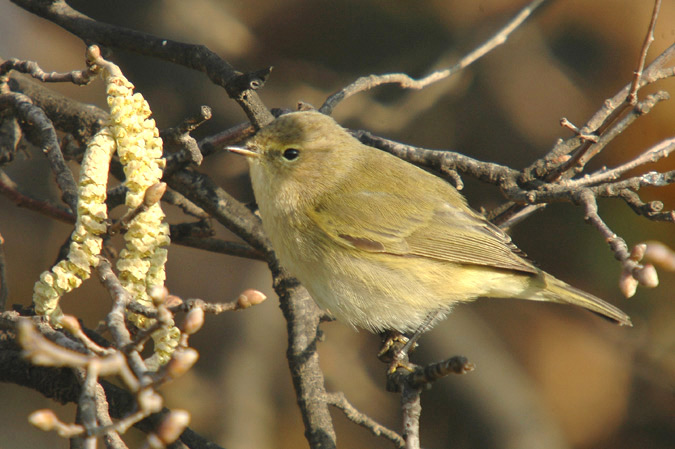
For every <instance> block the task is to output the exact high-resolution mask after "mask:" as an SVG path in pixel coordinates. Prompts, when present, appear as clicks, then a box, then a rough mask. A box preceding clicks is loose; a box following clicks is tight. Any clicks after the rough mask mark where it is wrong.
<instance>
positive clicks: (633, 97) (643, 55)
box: [627, 0, 661, 104]
mask: <svg viewBox="0 0 675 449" xmlns="http://www.w3.org/2000/svg"><path fill="white" fill-rule="evenodd" d="M660 8H661V0H655V1H654V10H653V11H652V18H651V21H650V22H649V28H648V29H647V35H646V36H645V40H644V42H643V43H642V48H641V49H640V57H639V59H638V64H637V68H636V69H635V72H634V76H633V83H632V84H631V86H630V92H629V93H628V97H627V101H628V102H629V103H630V104H635V103H637V91H638V89H639V86H640V77H642V71H643V70H644V67H645V61H646V60H647V52H648V51H649V46H650V45H651V44H652V42H654V28H656V19H657V17H658V16H659V9H660Z"/></svg>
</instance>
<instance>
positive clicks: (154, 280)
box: [106, 76, 180, 364]
mask: <svg viewBox="0 0 675 449" xmlns="http://www.w3.org/2000/svg"><path fill="white" fill-rule="evenodd" d="M106 81H107V83H108V89H107V92H108V105H109V106H110V116H111V117H110V119H111V123H112V125H111V130H112V133H113V136H114V138H115V141H116V142H117V153H118V155H119V158H120V161H121V162H122V164H123V166H124V174H125V176H126V181H125V185H126V187H127V189H128V193H127V197H126V205H127V206H128V207H129V208H131V209H134V208H136V207H138V206H139V205H140V204H141V203H142V202H143V196H144V195H145V191H146V190H147V189H148V188H149V187H150V186H152V185H154V184H156V183H157V182H159V181H160V179H161V177H162V173H163V169H164V165H165V160H164V159H162V140H161V139H160V138H159V131H158V129H157V127H156V126H155V121H154V120H153V119H151V118H150V114H151V111H150V108H149V106H148V103H147V102H146V101H145V99H144V98H143V96H142V95H140V94H138V93H136V94H133V85H132V84H131V83H129V82H128V81H127V80H126V79H124V78H122V77H113V76H108V77H106ZM124 238H125V240H126V247H125V248H124V249H123V250H122V251H121V252H120V256H119V260H118V262H117V269H118V270H119V276H120V281H121V282H122V285H123V286H124V288H125V289H126V290H127V291H129V292H130V293H131V294H132V295H133V296H134V299H135V300H136V301H138V302H139V303H141V304H143V305H145V306H148V307H152V306H153V304H152V300H151V299H150V297H149V296H148V291H149V290H150V289H151V288H153V287H157V286H163V285H164V280H165V278H166V273H165V270H164V266H165V264H166V259H167V250H166V247H167V246H168V245H169V243H170V240H169V226H168V224H167V223H166V222H164V212H163V211H162V208H161V206H160V204H159V203H156V204H154V205H152V206H150V207H149V208H148V210H147V211H145V212H142V213H140V214H138V215H137V216H136V218H134V220H132V221H131V223H130V224H129V226H128V230H127V232H126V233H125V235H124ZM129 320H130V321H131V322H132V323H134V324H135V325H136V326H137V327H139V328H142V329H144V328H147V327H149V326H151V325H152V324H153V323H154V320H152V319H149V318H146V317H144V316H142V315H138V314H129ZM171 324H173V323H171ZM152 337H153V340H154V343H155V359H154V360H153V362H157V363H158V364H164V363H166V362H167V361H168V360H169V359H170V358H171V354H172V353H173V351H174V349H175V347H176V346H177V344H178V340H179V337H180V331H179V330H178V329H177V328H176V327H175V326H173V325H172V326H169V327H168V328H162V329H160V330H158V331H156V332H155V333H153V335H152Z"/></svg>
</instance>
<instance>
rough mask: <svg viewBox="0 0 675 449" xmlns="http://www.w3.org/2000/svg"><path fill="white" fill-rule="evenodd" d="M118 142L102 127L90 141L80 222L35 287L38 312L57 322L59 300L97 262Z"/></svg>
mask: <svg viewBox="0 0 675 449" xmlns="http://www.w3.org/2000/svg"><path fill="white" fill-rule="evenodd" d="M114 152H115V141H114V139H113V137H112V134H111V133H110V130H109V129H108V128H103V129H101V130H100V131H99V132H98V133H97V134H96V135H95V136H94V138H93V139H92V140H91V142H89V145H88V146H87V149H86V151H85V153H84V158H83V159H82V168H81V170H80V181H79V184H78V197H77V221H76V223H75V230H74V231H73V233H72V235H71V243H70V250H69V252H68V257H66V259H64V260H62V261H60V262H59V263H57V264H56V265H55V266H54V267H52V269H51V270H50V271H45V272H44V273H42V275H40V279H39V280H38V281H37V282H36V283H35V286H34V287H33V304H35V311H36V313H38V314H40V315H45V316H47V317H49V319H50V321H51V322H53V323H55V324H58V322H59V319H60V318H61V316H62V315H63V314H62V312H61V308H60V307H59V299H60V298H61V296H62V295H63V294H65V293H68V292H70V291H72V290H74V289H76V288H77V287H79V286H80V284H82V281H84V280H85V279H87V278H89V276H90V275H91V267H95V266H96V265H97V264H98V257H97V256H98V255H99V254H100V253H101V247H102V245H103V239H102V238H101V237H100V235H101V234H103V233H104V232H105V231H106V223H105V220H106V219H107V218H108V210H107V208H106V205H105V199H106V189H107V181H108V170H109V166H110V159H111V158H112V155H113V153H114Z"/></svg>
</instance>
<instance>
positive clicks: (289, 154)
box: [284, 148, 300, 161]
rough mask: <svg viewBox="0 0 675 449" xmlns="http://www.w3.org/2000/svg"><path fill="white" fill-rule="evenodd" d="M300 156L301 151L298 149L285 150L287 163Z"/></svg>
mask: <svg viewBox="0 0 675 449" xmlns="http://www.w3.org/2000/svg"><path fill="white" fill-rule="evenodd" d="M298 156H300V150H298V149H296V148H286V150H284V159H286V160H287V161H292V160H294V159H296V158H297V157H298Z"/></svg>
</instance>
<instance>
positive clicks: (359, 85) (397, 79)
mask: <svg viewBox="0 0 675 449" xmlns="http://www.w3.org/2000/svg"><path fill="white" fill-rule="evenodd" d="M544 1H545V0H534V1H532V2H530V3H529V4H528V5H527V6H525V7H524V8H523V9H521V10H520V12H519V13H518V14H517V15H516V16H515V17H514V18H513V19H511V21H510V22H509V23H507V24H506V25H505V26H504V27H503V28H502V29H501V30H499V31H498V32H497V33H496V34H495V35H494V36H492V37H491V38H490V39H488V40H487V41H485V42H484V43H482V44H481V45H480V46H478V48H476V49H474V50H473V51H471V52H470V53H468V54H467V55H466V56H464V57H463V58H462V59H461V60H460V61H459V62H457V63H456V64H455V65H453V66H452V67H450V68H448V69H445V70H439V71H436V72H433V73H430V74H429V75H427V76H425V77H423V78H420V79H418V80H416V79H414V78H412V77H410V76H409V75H406V74H405V73H389V74H385V75H370V76H363V77H361V78H359V79H357V80H356V81H354V82H353V83H352V84H350V85H348V86H347V87H345V88H343V89H341V90H340V91H338V92H336V93H334V94H333V95H331V96H330V97H328V98H327V99H326V101H325V102H324V103H323V105H322V106H321V107H320V108H319V112H322V113H324V114H328V115H330V114H331V113H332V112H333V109H335V106H337V104H338V103H339V102H341V101H342V100H345V99H347V98H349V97H351V96H352V95H354V94H357V93H359V92H363V91H366V90H369V89H372V88H374V87H377V86H381V85H383V84H399V85H400V86H401V87H402V88H404V89H423V88H425V87H426V86H428V85H430V84H433V83H435V82H438V81H440V80H443V79H446V78H448V77H450V76H451V75H453V74H455V73H457V72H459V71H460V70H462V69H465V68H466V67H468V66H469V65H471V64H472V63H474V62H475V61H477V60H478V59H480V58H481V57H483V56H485V55H486V54H487V53H489V52H490V51H492V50H494V49H495V48H497V47H498V46H500V45H502V44H503V43H505V42H506V40H507V39H508V38H509V36H510V35H511V33H513V32H514V31H515V30H516V29H517V28H518V27H519V26H520V25H521V24H522V23H523V22H524V21H525V20H526V19H527V18H528V17H530V16H531V15H532V13H533V12H534V10H535V9H537V8H538V7H539V6H540V5H541V4H542V3H544Z"/></svg>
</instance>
